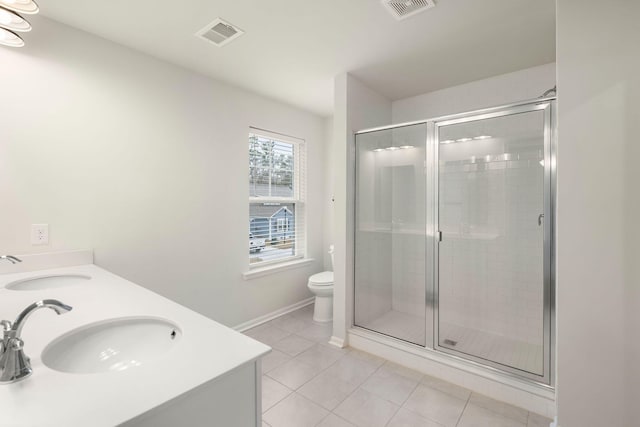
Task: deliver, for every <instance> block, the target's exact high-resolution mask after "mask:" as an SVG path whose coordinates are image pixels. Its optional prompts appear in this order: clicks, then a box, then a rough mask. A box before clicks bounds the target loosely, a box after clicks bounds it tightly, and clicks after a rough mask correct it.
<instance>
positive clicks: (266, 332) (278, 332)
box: [245, 323, 291, 346]
mask: <svg viewBox="0 0 640 427" xmlns="http://www.w3.org/2000/svg"><path fill="white" fill-rule="evenodd" d="M245 335H248V336H250V337H251V338H253V339H255V340H258V341H260V342H261V343H263V344H266V345H269V346H270V345H272V344H273V343H275V342H278V341H280V340H281V339H283V338H285V337H287V336H289V335H291V334H290V333H289V332H287V331H283V330H282V329H279V328H276V327H275V326H271V325H270V324H268V323H266V324H264V325H260V326H257V327H255V328H253V329H249V330H248V331H246V332H245Z"/></svg>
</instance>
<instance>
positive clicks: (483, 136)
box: [473, 135, 491, 139]
mask: <svg viewBox="0 0 640 427" xmlns="http://www.w3.org/2000/svg"><path fill="white" fill-rule="evenodd" d="M489 138H491V135H480V136H476V137H474V138H473V139H489Z"/></svg>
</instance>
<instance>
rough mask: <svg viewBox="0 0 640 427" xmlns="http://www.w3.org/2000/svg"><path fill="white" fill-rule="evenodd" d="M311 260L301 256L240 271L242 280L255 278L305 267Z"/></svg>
mask: <svg viewBox="0 0 640 427" xmlns="http://www.w3.org/2000/svg"><path fill="white" fill-rule="evenodd" d="M313 261H314V259H313V258H303V259H297V260H295V261H289V262H283V263H281V264H274V265H268V266H265V267H258V268H254V269H252V270H249V271H246V272H244V273H242V278H243V279H244V280H251V279H257V278H258V277H262V276H267V275H269V274H273V273H278V272H280V271H285V270H291V269H294V268H300V267H305V266H307V265H309V264H311V263H312V262H313Z"/></svg>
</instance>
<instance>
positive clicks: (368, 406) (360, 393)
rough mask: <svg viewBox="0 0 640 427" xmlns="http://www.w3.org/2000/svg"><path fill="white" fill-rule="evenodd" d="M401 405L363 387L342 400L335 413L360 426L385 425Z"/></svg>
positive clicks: (375, 426)
mask: <svg viewBox="0 0 640 427" xmlns="http://www.w3.org/2000/svg"><path fill="white" fill-rule="evenodd" d="M398 409H399V407H398V406H397V405H394V404H393V403H391V402H389V401H388V400H384V399H381V398H379V397H378V396H376V395H374V394H372V393H369V392H368V391H366V390H363V389H361V388H359V389H357V390H356V391H354V392H353V394H352V395H351V396H349V397H347V399H346V400H345V401H344V402H342V403H341V404H340V405H339V406H338V407H337V408H336V409H335V411H334V412H335V414H336V415H339V416H340V417H342V418H344V419H345V420H347V421H349V422H351V423H353V424H355V425H356V426H359V427H383V426H385V425H386V424H387V422H389V420H390V419H391V418H392V417H393V416H394V415H395V413H396V412H397V411H398Z"/></svg>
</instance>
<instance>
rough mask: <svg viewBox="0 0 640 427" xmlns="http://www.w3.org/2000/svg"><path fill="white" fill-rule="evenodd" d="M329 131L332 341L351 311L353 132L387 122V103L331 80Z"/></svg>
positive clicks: (342, 78) (355, 83)
mask: <svg viewBox="0 0 640 427" xmlns="http://www.w3.org/2000/svg"><path fill="white" fill-rule="evenodd" d="M334 96H335V103H334V116H333V130H334V139H333V143H334V144H335V150H334V155H333V158H332V161H333V164H334V165H335V166H334V168H335V169H334V191H333V194H335V202H334V210H335V217H334V223H335V226H334V232H335V245H336V254H335V259H336V261H335V266H334V292H333V337H334V340H335V341H336V342H337V343H339V342H340V341H344V340H345V339H346V329H347V327H349V326H350V322H351V318H352V312H353V311H352V308H353V298H352V292H353V283H352V282H353V236H351V235H350V234H348V233H347V232H348V230H353V228H352V227H353V214H354V212H353V203H352V200H353V196H354V195H353V185H354V175H353V159H354V157H353V156H354V141H353V138H354V132H356V131H358V130H361V129H365V128H367V127H373V126H380V125H385V124H389V123H390V122H391V101H389V100H388V99H386V98H385V97H383V96H382V95H380V94H379V93H377V92H375V91H374V90H372V89H370V88H368V87H367V86H365V85H364V84H362V82H360V81H359V80H358V79H356V78H355V77H353V76H352V75H350V74H341V75H338V76H336V78H335V86H334Z"/></svg>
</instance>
